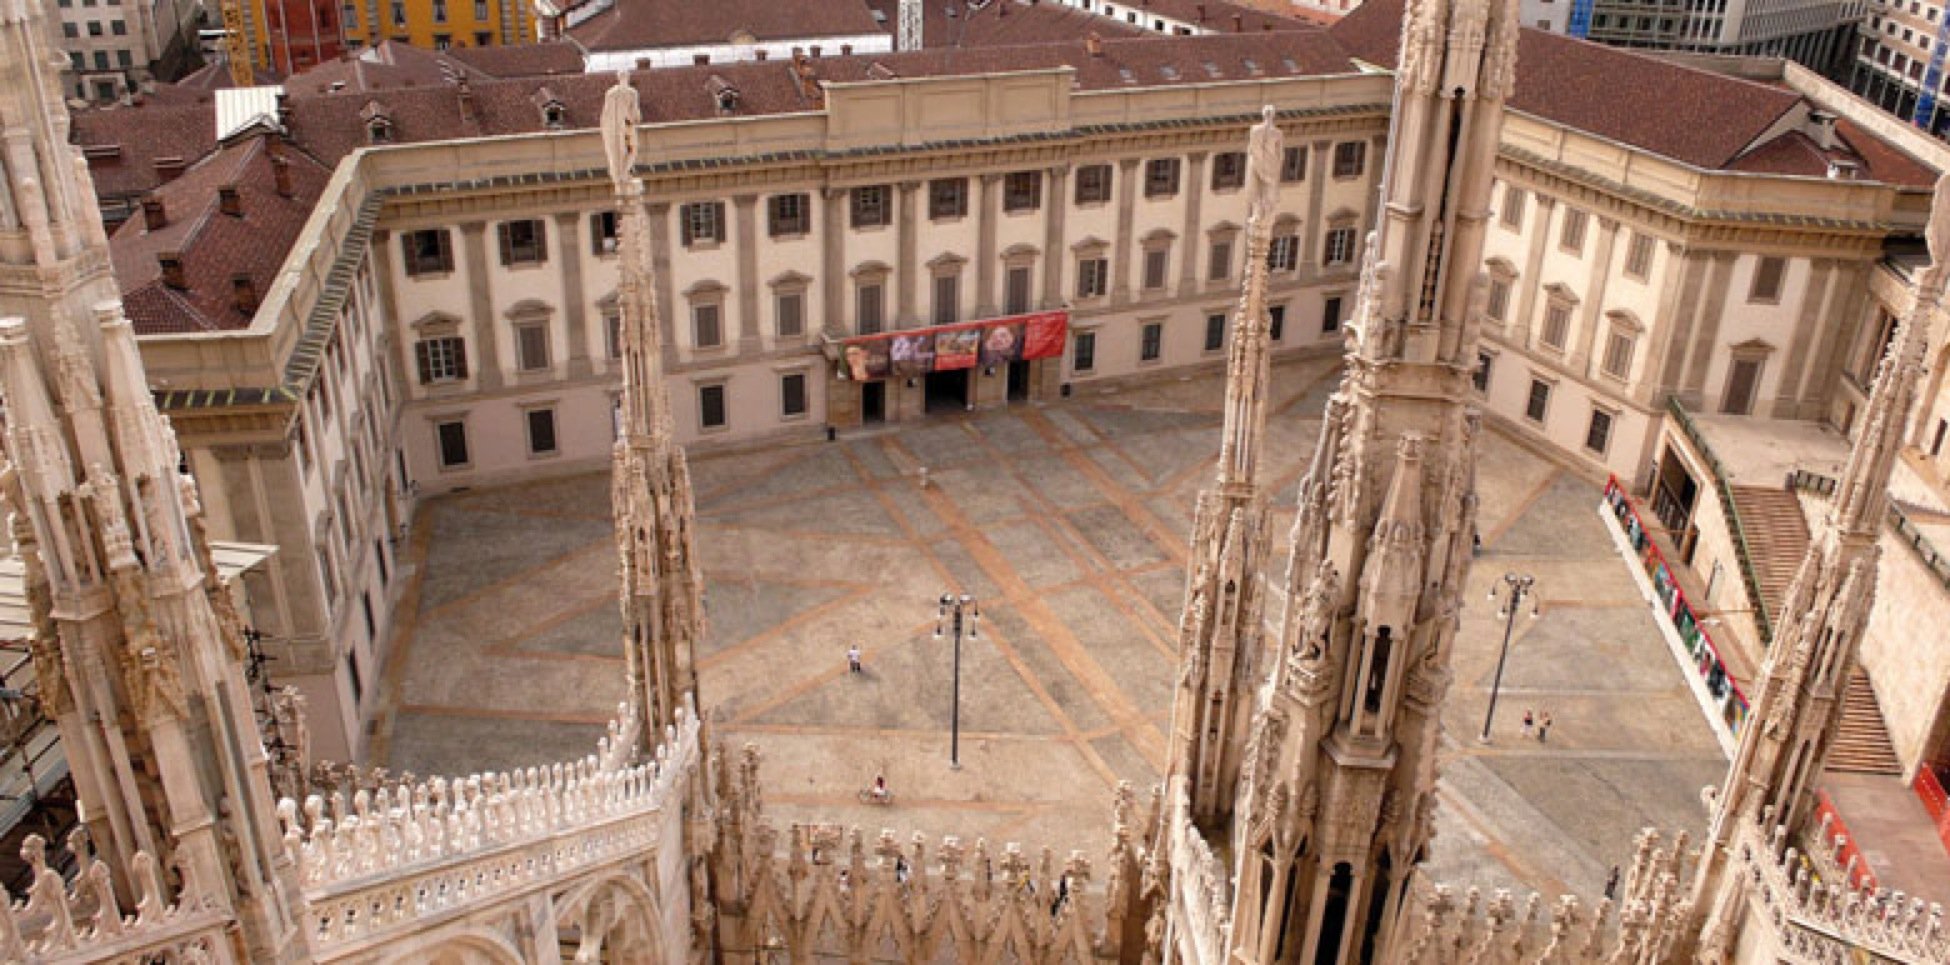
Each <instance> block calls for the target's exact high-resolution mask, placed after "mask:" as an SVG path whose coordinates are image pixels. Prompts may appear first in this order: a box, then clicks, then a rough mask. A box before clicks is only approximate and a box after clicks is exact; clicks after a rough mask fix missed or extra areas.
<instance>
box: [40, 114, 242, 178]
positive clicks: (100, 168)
mask: <svg viewBox="0 0 1950 965" xmlns="http://www.w3.org/2000/svg"><path fill="white" fill-rule="evenodd" d="M69 138H70V139H72V140H73V141H74V143H76V144H78V145H80V146H81V148H82V150H83V151H84V152H85V153H87V154H89V155H90V157H89V158H88V173H89V175H91V176H92V177H93V178H94V180H95V194H96V196H97V197H103V198H122V197H132V196H135V195H139V194H142V193H144V192H147V191H149V190H151V189H153V188H155V186H156V185H158V184H161V183H162V179H161V178H159V177H157V176H156V159H157V158H177V159H180V160H181V161H182V162H183V163H184V164H185V165H190V164H195V163H196V162H197V160H198V159H200V158H202V157H203V156H204V155H206V154H209V153H210V152H211V151H213V150H215V149H216V146H217V111H216V107H215V106H214V105H213V104H211V103H209V102H200V103H193V104H180V105H165V104H155V103H144V104H140V105H135V106H129V107H116V108H113V109H107V110H87V111H76V112H75V113H74V119H73V126H72V127H71V128H70V130H69ZM91 148H93V149H95V150H90V149H91ZM109 148H113V149H114V150H113V152H110V151H108V150H107V149H109Z"/></svg>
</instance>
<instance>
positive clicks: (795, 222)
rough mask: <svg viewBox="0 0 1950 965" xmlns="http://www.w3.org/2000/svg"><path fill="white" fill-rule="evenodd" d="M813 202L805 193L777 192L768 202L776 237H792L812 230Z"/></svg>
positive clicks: (773, 232)
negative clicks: (811, 209)
mask: <svg viewBox="0 0 1950 965" xmlns="http://www.w3.org/2000/svg"><path fill="white" fill-rule="evenodd" d="M810 205H811V202H810V200H809V197H808V196H807V195H804V194H775V195H772V198H771V200H770V201H769V202H768V203H767V207H768V209H769V214H770V217H769V219H768V220H769V222H770V224H771V233H772V237H774V238H791V237H796V236H798V235H803V234H805V233H806V232H807V231H809V230H811V226H812V212H811V211H810V210H809V208H810Z"/></svg>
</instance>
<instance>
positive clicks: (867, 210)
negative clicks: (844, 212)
mask: <svg viewBox="0 0 1950 965" xmlns="http://www.w3.org/2000/svg"><path fill="white" fill-rule="evenodd" d="M852 208H853V227H855V228H881V227H885V226H887V225H890V224H893V223H894V205H893V197H892V192H891V191H889V190H888V188H887V186H886V185H884V184H869V185H864V186H861V187H857V188H854V189H853V205H852Z"/></svg>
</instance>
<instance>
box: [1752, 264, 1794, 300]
mask: <svg viewBox="0 0 1950 965" xmlns="http://www.w3.org/2000/svg"><path fill="white" fill-rule="evenodd" d="M1786 273H1787V260H1786V259H1784V258H1774V257H1766V256H1763V257H1762V258H1761V259H1760V260H1759V261H1758V262H1755V263H1754V281H1753V284H1752V285H1751V286H1750V287H1749V288H1748V289H1747V300H1748V301H1750V302H1778V301H1780V300H1781V278H1782V276H1783V275H1785V274H1786Z"/></svg>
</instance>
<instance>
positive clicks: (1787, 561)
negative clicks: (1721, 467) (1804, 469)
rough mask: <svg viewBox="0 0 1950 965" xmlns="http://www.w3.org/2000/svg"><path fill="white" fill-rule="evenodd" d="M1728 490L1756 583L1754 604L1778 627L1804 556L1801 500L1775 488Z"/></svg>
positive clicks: (1805, 543) (1805, 531)
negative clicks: (1735, 507) (1796, 571)
mask: <svg viewBox="0 0 1950 965" xmlns="http://www.w3.org/2000/svg"><path fill="white" fill-rule="evenodd" d="M1732 488H1733V500H1734V504H1735V505H1737V506H1739V507H1740V526H1741V528H1742V529H1743V530H1744V531H1745V532H1746V535H1747V553H1748V557H1749V558H1750V559H1751V560H1752V561H1753V564H1754V577H1755V578H1756V579H1757V580H1759V582H1760V596H1761V598H1760V600H1757V601H1754V602H1755V603H1756V604H1758V605H1760V606H1764V607H1766V609H1767V615H1768V616H1769V617H1771V618H1772V619H1773V621H1774V623H1775V625H1777V626H1778V625H1779V624H1780V621H1781V605H1782V604H1783V603H1784V602H1786V600H1787V593H1788V584H1789V583H1792V582H1793V581H1794V572H1795V570H1797V569H1799V568H1800V567H1801V558H1802V557H1804V556H1806V555H1807V553H1808V522H1807V519H1806V518H1804V517H1803V516H1802V515H1801V500H1800V499H1799V498H1797V497H1796V496H1795V495H1794V494H1793V493H1791V492H1788V491H1787V490H1785V489H1780V488H1777V487H1769V486H1734V487H1732Z"/></svg>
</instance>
